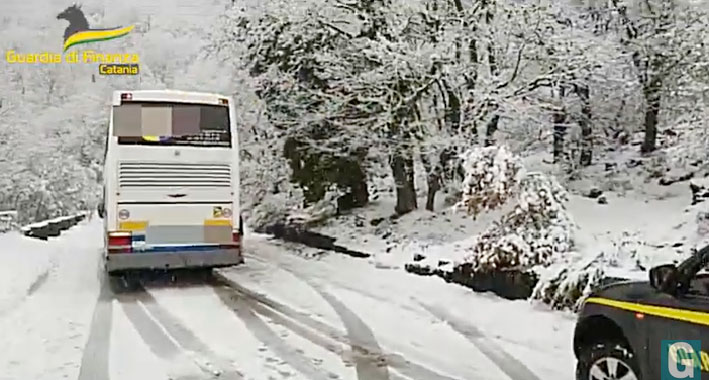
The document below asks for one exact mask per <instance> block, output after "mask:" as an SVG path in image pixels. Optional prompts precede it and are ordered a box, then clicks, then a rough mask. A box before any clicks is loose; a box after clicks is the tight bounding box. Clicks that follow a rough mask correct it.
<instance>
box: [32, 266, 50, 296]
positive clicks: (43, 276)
mask: <svg viewBox="0 0 709 380" xmlns="http://www.w3.org/2000/svg"><path fill="white" fill-rule="evenodd" d="M51 271H52V269H51V268H50V269H47V270H46V271H44V272H42V274H40V275H39V276H38V277H37V278H36V279H35V280H34V282H32V284H31V285H30V287H29V288H28V289H27V297H31V296H32V295H33V294H34V293H35V292H36V291H38V290H39V288H41V287H42V285H44V284H45V283H46V282H47V279H48V278H49V273H50V272H51Z"/></svg>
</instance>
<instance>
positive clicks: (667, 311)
mask: <svg viewBox="0 0 709 380" xmlns="http://www.w3.org/2000/svg"><path fill="white" fill-rule="evenodd" d="M586 302H587V303H596V304H599V305H605V306H610V307H614V308H617V309H623V310H628V311H634V312H636V313H643V314H647V315H654V316H657V317H663V318H670V319H676V320H679V321H684V322H690V323H696V324H700V325H706V326H709V313H702V312H699V311H693V310H685V309H677V308H672V307H666V306H654V305H645V304H641V303H637V302H624V301H616V300H611V299H607V298H599V297H592V298H589V299H587V300H586Z"/></svg>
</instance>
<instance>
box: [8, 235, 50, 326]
mask: <svg viewBox="0 0 709 380" xmlns="http://www.w3.org/2000/svg"><path fill="white" fill-rule="evenodd" d="M0 247H3V248H2V249H1V250H0V262H2V263H3V265H0V289H2V292H0V315H2V314H5V313H7V312H9V311H10V310H11V309H13V308H14V307H15V306H16V305H17V304H18V303H19V302H21V301H22V299H23V298H24V297H25V296H26V295H27V292H28V290H29V289H30V287H31V286H32V284H33V283H35V282H36V281H38V280H39V279H40V278H41V277H42V276H43V275H45V274H49V271H50V269H51V268H52V266H53V264H52V261H51V253H52V252H53V246H52V245H51V244H50V243H49V242H43V241H40V240H35V239H28V238H26V237H25V236H23V235H22V234H20V233H18V232H8V233H5V234H0Z"/></svg>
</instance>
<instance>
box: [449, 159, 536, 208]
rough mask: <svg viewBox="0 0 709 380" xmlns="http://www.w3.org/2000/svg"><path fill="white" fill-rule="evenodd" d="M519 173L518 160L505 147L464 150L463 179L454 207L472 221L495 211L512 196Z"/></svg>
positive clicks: (519, 163)
mask: <svg viewBox="0 0 709 380" xmlns="http://www.w3.org/2000/svg"><path fill="white" fill-rule="evenodd" d="M522 169H523V167H522V161H521V160H520V158H519V157H517V156H515V155H513V154H512V153H511V152H510V151H509V150H508V149H507V148H506V147H505V146H501V147H496V146H492V147H486V148H476V149H470V150H468V151H467V152H465V154H463V170H464V171H465V179H464V180H463V189H462V191H463V194H462V200H461V202H460V204H459V205H458V207H459V208H465V209H467V211H468V212H469V213H470V214H471V215H473V217H476V216H477V215H478V214H479V213H480V212H481V211H483V210H491V209H496V208H498V207H499V206H501V205H502V204H504V203H505V202H507V200H508V199H509V198H510V197H511V196H513V195H514V192H515V190H516V186H517V184H518V181H519V176H520V174H521V173H522Z"/></svg>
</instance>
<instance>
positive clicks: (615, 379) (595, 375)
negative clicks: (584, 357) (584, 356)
mask: <svg viewBox="0 0 709 380" xmlns="http://www.w3.org/2000/svg"><path fill="white" fill-rule="evenodd" d="M588 380H638V377H637V376H636V375H635V372H634V371H633V369H632V368H630V366H629V365H627V364H626V363H625V362H623V361H622V360H620V359H616V358H614V357H606V358H600V359H598V360H596V362H595V363H593V365H592V366H591V370H590V371H589V373H588Z"/></svg>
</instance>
